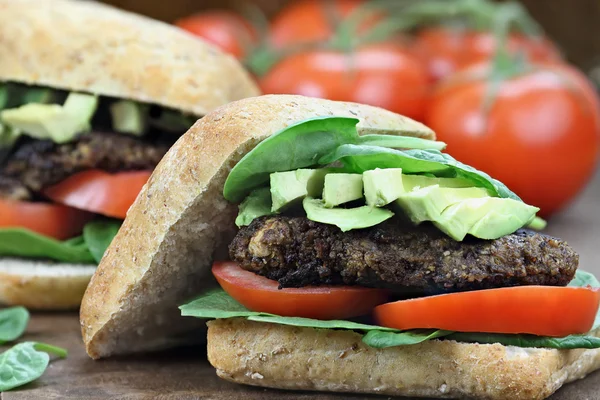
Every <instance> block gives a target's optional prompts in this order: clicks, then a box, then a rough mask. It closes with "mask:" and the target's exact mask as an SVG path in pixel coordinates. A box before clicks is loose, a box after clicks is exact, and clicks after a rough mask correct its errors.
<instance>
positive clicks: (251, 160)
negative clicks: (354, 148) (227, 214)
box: [223, 117, 359, 202]
mask: <svg viewBox="0 0 600 400" xmlns="http://www.w3.org/2000/svg"><path fill="white" fill-rule="evenodd" d="M358 122H359V120H358V119H356V118H345V117H321V118H315V119H310V120H308V121H303V122H300V123H297V124H295V125H292V126H289V127H287V128H285V129H283V130H281V131H279V132H277V133H275V134H274V135H272V136H270V137H268V138H267V139H265V140H263V141H262V142H261V143H260V144H258V145H257V146H256V147H255V148H254V149H252V150H251V151H250V152H248V153H247V154H246V155H245V156H244V157H243V158H242V159H241V160H240V161H239V162H238V163H237V164H236V165H235V167H233V169H232V170H231V172H230V173H229V176H228V177H227V180H226V181H225V186H224V187H223V196H224V197H225V199H227V200H229V201H231V202H239V201H241V200H242V199H243V198H244V196H246V195H247V194H248V193H249V192H250V190H252V189H253V188H255V187H258V186H261V185H263V184H265V183H267V182H268V181H269V174H271V173H272V172H279V171H292V170H295V169H298V168H304V167H310V166H312V165H315V164H317V161H318V160H319V158H321V157H322V156H324V155H325V154H327V153H329V152H330V151H332V150H333V149H335V148H336V147H338V146H339V145H341V144H343V143H354V141H355V140H356V138H357V136H358V133H357V132H356V124H358Z"/></svg>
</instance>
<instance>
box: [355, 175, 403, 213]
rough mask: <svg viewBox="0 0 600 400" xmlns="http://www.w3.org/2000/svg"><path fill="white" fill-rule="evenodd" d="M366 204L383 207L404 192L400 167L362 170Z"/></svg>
mask: <svg viewBox="0 0 600 400" xmlns="http://www.w3.org/2000/svg"><path fill="white" fill-rule="evenodd" d="M363 184H364V187H365V198H366V199H367V205H369V206H371V207H383V206H385V205H386V204H390V203H391V202H392V201H394V200H396V199H397V198H398V197H400V195H401V194H402V193H404V185H403V184H402V168H388V169H379V168H377V169H374V170H371V171H365V172H363Z"/></svg>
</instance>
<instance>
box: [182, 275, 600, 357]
mask: <svg viewBox="0 0 600 400" xmlns="http://www.w3.org/2000/svg"><path fill="white" fill-rule="evenodd" d="M588 285H591V286H592V287H600V282H598V280H597V279H596V278H595V277H594V275H592V274H590V273H588V272H585V271H581V270H579V271H577V274H576V276H575V278H574V279H573V281H572V282H571V284H570V285H569V286H575V287H584V286H588ZM179 308H180V310H181V315H183V316H187V317H196V318H206V319H214V318H247V319H249V320H251V321H259V322H266V323H271V324H281V325H291V326H298V327H306V328H317V329H345V330H351V331H356V332H358V333H361V334H363V338H362V341H363V342H364V343H365V344H366V345H368V346H370V347H374V348H386V347H395V346H407V345H413V344H418V343H422V342H424V341H427V340H432V339H437V338H444V339H448V340H456V341H459V342H467V343H481V344H493V343H499V344H502V345H505V346H517V347H541V348H554V349H596V348H600V338H598V337H595V336H591V335H570V336H567V337H563V338H553V337H543V336H535V335H508V334H495V333H469V332H451V331H445V330H437V329H415V330H411V331H399V330H397V329H392V328H386V327H382V326H377V325H368V324H362V323H358V322H354V321H345V320H331V321H322V320H316V319H311V318H299V317H282V316H279V315H273V314H268V313H263V312H256V311H250V310H248V309H247V308H245V307H244V306H243V305H241V304H240V303H238V302H237V301H236V300H235V299H233V298H232V297H231V296H229V295H228V294H227V293H226V292H225V291H224V290H223V289H221V288H218V289H214V290H211V291H209V292H206V293H205V294H203V295H202V296H200V297H198V298H197V299H195V300H193V301H191V302H190V303H188V304H185V305H182V306H180V307H179ZM597 328H600V312H599V313H598V315H597V317H596V322H595V324H594V328H593V329H594V330H595V329H597Z"/></svg>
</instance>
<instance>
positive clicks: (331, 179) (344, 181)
mask: <svg viewBox="0 0 600 400" xmlns="http://www.w3.org/2000/svg"><path fill="white" fill-rule="evenodd" d="M362 197H363V178H362V175H361V174H328V175H325V186H324V187H323V201H324V203H325V207H330V208H331V207H335V206H337V205H339V204H344V203H347V202H349V201H353V200H358V199H362Z"/></svg>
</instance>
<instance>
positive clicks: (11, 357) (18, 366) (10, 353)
mask: <svg viewBox="0 0 600 400" xmlns="http://www.w3.org/2000/svg"><path fill="white" fill-rule="evenodd" d="M46 352H50V353H53V354H56V355H58V356H59V357H65V356H66V350H64V349H61V348H59V347H54V346H50V345H46V344H43V343H36V342H24V343H19V344H17V345H15V346H13V347H12V348H10V349H8V350H6V351H5V352H4V353H2V354H0V392H4V391H7V390H11V389H15V388H17V387H20V386H23V385H25V384H27V383H30V382H33V381H34V380H36V379H37V378H39V377H40V376H42V374H43V373H44V371H45V370H46V368H47V367H48V363H49V361H50V356H49V355H48V353H46Z"/></svg>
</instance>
